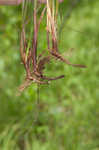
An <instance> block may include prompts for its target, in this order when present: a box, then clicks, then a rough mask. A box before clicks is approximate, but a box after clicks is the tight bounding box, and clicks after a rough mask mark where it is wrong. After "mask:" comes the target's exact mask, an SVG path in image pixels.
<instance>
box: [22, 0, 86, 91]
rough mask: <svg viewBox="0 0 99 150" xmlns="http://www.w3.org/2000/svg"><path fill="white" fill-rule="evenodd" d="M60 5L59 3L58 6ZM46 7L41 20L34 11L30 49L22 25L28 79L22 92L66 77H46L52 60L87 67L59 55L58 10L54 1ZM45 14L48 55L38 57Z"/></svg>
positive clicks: (23, 52)
mask: <svg viewBox="0 0 99 150" xmlns="http://www.w3.org/2000/svg"><path fill="white" fill-rule="evenodd" d="M44 2H45V1H44ZM60 2H62V0H60ZM58 3H59V2H58V1H57V4H58ZM44 5H45V7H44V9H43V10H42V12H41V16H40V17H39V19H38V17H37V8H36V7H34V9H33V36H32V40H31V46H30V47H28V42H27V41H28V40H27V38H26V31H25V23H24V24H23V25H22V31H21V38H20V54H21V60H22V63H23V64H24V68H25V70H26V78H25V82H24V83H23V84H22V85H21V86H20V88H19V90H20V91H23V90H24V89H25V88H26V87H28V86H29V85H30V84H31V83H33V82H34V83H38V84H49V81H52V80H57V79H61V78H64V75H60V76H58V77H47V76H45V75H44V69H45V65H46V64H49V62H50V61H51V59H52V58H55V60H56V59H58V60H59V61H60V62H64V63H66V64H68V65H71V66H74V67H81V68H84V67H85V66H84V65H80V64H72V63H70V62H69V61H68V60H67V59H65V58H64V57H63V56H62V55H61V54H60V53H59V50H58V41H57V13H58V8H57V7H55V3H54V0H53V1H52V2H51V0H50V1H49V0H46V3H45V4H44ZM45 13H46V17H47V23H46V25H47V27H46V33H47V51H48V55H47V56H44V54H43V53H42V54H41V55H39V56H37V55H38V54H37V50H38V47H37V45H38V32H39V27H40V24H41V22H42V19H43V16H44V14H45Z"/></svg>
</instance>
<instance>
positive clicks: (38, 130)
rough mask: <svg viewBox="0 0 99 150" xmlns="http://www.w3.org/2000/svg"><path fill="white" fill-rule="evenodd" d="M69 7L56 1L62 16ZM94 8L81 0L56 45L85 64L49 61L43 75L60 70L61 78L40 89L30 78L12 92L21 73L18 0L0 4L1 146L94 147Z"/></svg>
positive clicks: (98, 132)
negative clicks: (26, 84) (13, 3)
mask: <svg viewBox="0 0 99 150" xmlns="http://www.w3.org/2000/svg"><path fill="white" fill-rule="evenodd" d="M66 8H67V9H66ZM68 8H69V0H66V1H65V2H64V3H63V4H61V6H60V14H62V16H64V15H65V14H66V13H67V11H68ZM98 9H99V2H98V1H96V0H95V1H89V0H83V1H81V2H80V3H79V4H78V5H77V7H76V8H75V9H74V10H73V12H72V15H71V17H70V18H69V19H68V20H67V21H66V23H65V25H64V28H62V31H61V34H60V39H59V50H60V52H61V53H62V54H63V55H64V57H65V58H68V59H69V60H70V61H71V62H72V63H73V64H76V63H79V64H85V65H86V66H87V68H86V69H79V68H74V67H72V66H68V65H65V64H64V63H60V62H57V61H56V62H55V61H54V62H53V61H52V62H51V63H50V64H49V65H48V66H47V68H46V70H45V71H46V72H47V75H48V76H53V74H54V75H55V76H57V75H59V74H61V73H63V74H65V78H63V79H61V80H56V81H53V82H52V83H51V84H49V85H40V87H39V91H37V85H36V84H31V86H30V87H28V88H27V89H26V90H25V91H24V92H22V94H21V95H20V96H17V94H18V88H19V86H20V85H21V83H22V82H23V79H24V77H25V71H24V67H23V65H22V64H21V59H20V53H19V41H20V39H19V34H20V30H19V29H20V28H21V20H22V17H21V6H20V7H10V6H9V7H7V6H0V10H1V12H0V18H1V19H0V41H1V43H0V79H1V80H0V91H1V92H0V149H2V150H24V149H25V150H33V149H35V150H39V149H41V150H47V149H48V150H50V149H51V150H57V149H59V150H60V149H63V150H83V149H84V150H98V149H99V144H98V143H99V142H98V141H99V128H98V127H99V121H98V116H99V110H98V108H99V102H98V99H99V94H98V93H99V92H98V86H99V83H98V75H99V69H98V64H99V63H98V53H99V52H98V37H99V32H98V30H99V29H98V28H99V27H98V22H99V21H98V16H99V11H98ZM62 16H60V18H62ZM59 23H61V21H60V20H59ZM59 25H60V24H59ZM44 29H45V23H42V24H41V25H40V31H39V39H38V40H39V45H38V48H39V49H40V50H41V48H42V49H45V48H46V47H45V41H46V33H45V32H43V37H42V31H44ZM71 48H72V49H71ZM38 92H39V94H40V95H39V105H38V103H37V99H38V94H37V93H38Z"/></svg>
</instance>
